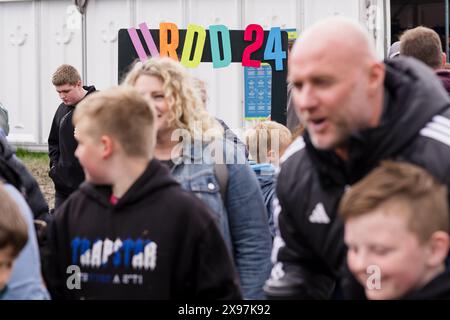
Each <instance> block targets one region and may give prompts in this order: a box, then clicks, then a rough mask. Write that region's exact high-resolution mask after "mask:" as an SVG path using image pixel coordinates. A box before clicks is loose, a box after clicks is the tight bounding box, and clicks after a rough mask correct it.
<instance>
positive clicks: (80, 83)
mask: <svg viewBox="0 0 450 320" xmlns="http://www.w3.org/2000/svg"><path fill="white" fill-rule="evenodd" d="M76 86H77V87H81V88H83V82H82V81H81V80H78V81H77V83H76Z"/></svg>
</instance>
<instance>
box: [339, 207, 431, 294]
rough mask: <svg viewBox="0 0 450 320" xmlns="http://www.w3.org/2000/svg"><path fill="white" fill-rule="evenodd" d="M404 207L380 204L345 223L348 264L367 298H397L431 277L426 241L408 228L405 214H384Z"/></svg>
mask: <svg viewBox="0 0 450 320" xmlns="http://www.w3.org/2000/svg"><path fill="white" fill-rule="evenodd" d="M406 207H407V205H406V204H405V205H396V204H392V205H390V206H387V207H386V206H381V207H380V208H379V209H377V210H374V211H372V212H370V213H367V214H365V215H363V216H359V217H355V218H350V219H349V220H348V221H347V222H346V224H345V243H346V244H347V246H348V252H347V262H348V266H349V268H350V270H351V272H352V273H353V274H354V275H355V277H356V278H357V279H358V281H359V282H360V283H361V284H362V285H363V286H364V288H365V292H366V296H367V298H369V299H376V300H380V299H383V300H384V299H398V298H400V297H402V296H403V295H405V294H406V293H408V292H409V291H411V290H412V289H416V288H420V287H422V286H423V285H424V284H426V283H427V282H428V281H430V280H431V278H430V274H432V273H433V272H434V271H433V270H431V268H432V267H431V266H430V264H429V263H428V260H429V259H430V248H429V244H420V243H419V241H418V238H417V236H416V235H415V234H413V233H412V232H411V231H409V230H408V228H407V215H406V214H392V213H390V214H386V212H393V211H392V210H396V212H398V211H399V210H403V212H404V210H410V209H409V208H406ZM434 268H435V267H434Z"/></svg>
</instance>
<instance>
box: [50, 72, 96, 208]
mask: <svg viewBox="0 0 450 320" xmlns="http://www.w3.org/2000/svg"><path fill="white" fill-rule="evenodd" d="M52 83H53V85H54V86H55V89H56V92H58V95H59V97H60V98H61V100H62V103H61V104H60V105H59V107H58V110H56V113H55V116H54V117H53V122H52V127H51V129H50V134H49V137H48V155H49V157H50V171H49V176H50V178H51V179H52V180H53V183H54V185H55V209H56V208H58V207H59V206H60V205H61V204H62V203H63V202H64V201H65V200H66V199H67V198H68V197H69V196H70V194H71V193H72V192H74V191H75V190H76V189H77V188H78V186H79V185H80V184H81V183H82V182H83V180H84V173H83V169H82V168H81V166H80V163H79V162H78V160H77V158H75V155H74V153H75V149H76V148H77V141H76V140H75V138H74V127H73V124H72V116H73V112H74V110H75V107H76V105H77V104H78V103H79V102H80V101H81V100H83V99H84V97H86V96H87V95H89V94H91V93H92V92H95V87H94V86H83V84H82V82H81V77H80V74H79V73H78V71H77V70H76V69H75V68H74V67H73V66H71V65H68V64H63V65H61V66H59V67H58V69H57V70H56V71H55V73H54V74H53V76H52Z"/></svg>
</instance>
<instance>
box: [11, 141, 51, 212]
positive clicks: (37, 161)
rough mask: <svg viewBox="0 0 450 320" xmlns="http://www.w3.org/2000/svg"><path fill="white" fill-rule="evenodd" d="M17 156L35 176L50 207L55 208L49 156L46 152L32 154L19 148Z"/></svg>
mask: <svg viewBox="0 0 450 320" xmlns="http://www.w3.org/2000/svg"><path fill="white" fill-rule="evenodd" d="M16 155H17V157H18V158H19V159H20V160H21V161H22V162H23V164H24V165H25V166H26V167H27V168H28V170H29V171H30V172H31V174H32V175H33V176H34V178H35V179H36V181H37V182H38V184H39V187H40V188H41V191H42V193H43V194H44V197H45V200H47V203H48V204H49V207H50V208H53V205H54V203H55V194H54V193H55V191H54V189H53V182H52V180H51V179H50V177H49V176H48V170H49V158H48V154H47V153H46V152H31V151H27V150H25V149H21V148H18V149H17V150H16Z"/></svg>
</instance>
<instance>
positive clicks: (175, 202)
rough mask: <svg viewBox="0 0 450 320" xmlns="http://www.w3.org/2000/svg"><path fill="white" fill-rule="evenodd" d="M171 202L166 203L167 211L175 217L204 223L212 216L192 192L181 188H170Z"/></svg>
mask: <svg viewBox="0 0 450 320" xmlns="http://www.w3.org/2000/svg"><path fill="white" fill-rule="evenodd" d="M168 191H169V192H170V202H167V203H164V206H165V208H166V211H170V212H171V213H172V214H173V217H174V218H175V219H176V218H178V219H182V220H187V221H190V220H195V221H202V220H203V219H204V218H205V217H209V216H210V212H209V211H208V210H209V209H208V207H207V206H206V205H205V204H204V203H203V201H201V200H200V199H199V198H197V197H196V196H195V195H194V194H193V193H192V192H190V191H187V190H184V189H182V188H181V187H180V186H172V187H170V188H168Z"/></svg>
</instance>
